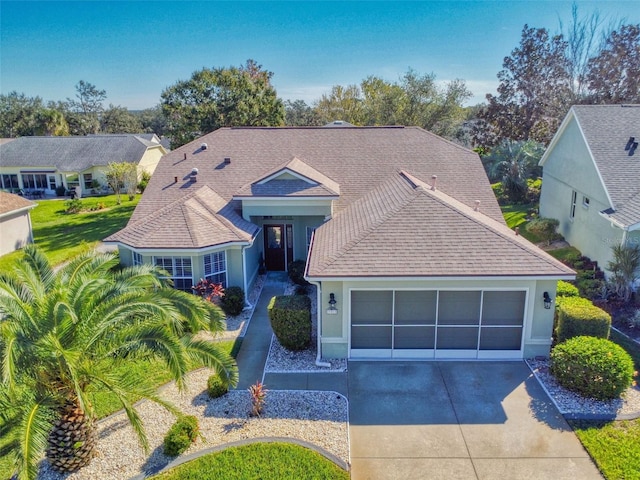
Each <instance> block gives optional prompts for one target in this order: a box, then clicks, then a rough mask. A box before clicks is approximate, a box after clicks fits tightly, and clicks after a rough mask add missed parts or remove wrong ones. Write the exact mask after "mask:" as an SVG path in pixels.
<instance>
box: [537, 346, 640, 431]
mask: <svg viewBox="0 0 640 480" xmlns="http://www.w3.org/2000/svg"><path fill="white" fill-rule="evenodd" d="M527 364H528V365H529V367H530V368H531V370H532V371H533V373H534V374H535V376H536V378H537V379H538V380H539V381H540V383H541V384H542V386H543V387H544V388H545V390H546V391H547V393H548V394H549V396H550V397H551V398H552V400H553V401H554V402H555V404H556V406H557V407H558V410H560V413H562V414H563V415H566V416H568V417H571V418H581V417H583V418H598V417H603V418H604V417H619V418H620V419H628V418H635V417H638V416H640V389H639V388H638V387H637V386H633V387H629V388H628V389H627V390H626V391H625V392H624V393H623V394H622V398H620V399H615V400H611V401H601V400H594V399H592V398H584V397H581V396H580V395H578V394H576V393H573V392H571V391H569V390H567V389H566V388H564V387H562V386H561V385H559V384H558V382H557V381H556V379H555V377H554V376H553V375H551V373H550V372H549V360H548V359H531V358H530V359H527Z"/></svg>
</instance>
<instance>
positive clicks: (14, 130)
mask: <svg viewBox="0 0 640 480" xmlns="http://www.w3.org/2000/svg"><path fill="white" fill-rule="evenodd" d="M43 109H44V105H43V103H42V99H41V98H40V97H27V96H26V95H25V94H24V93H18V92H16V91H13V92H10V93H8V94H7V95H0V136H1V137H5V138H13V137H23V136H28V135H34V134H35V132H36V130H37V128H38V124H39V120H38V116H39V115H40V114H41V112H42V110H43Z"/></svg>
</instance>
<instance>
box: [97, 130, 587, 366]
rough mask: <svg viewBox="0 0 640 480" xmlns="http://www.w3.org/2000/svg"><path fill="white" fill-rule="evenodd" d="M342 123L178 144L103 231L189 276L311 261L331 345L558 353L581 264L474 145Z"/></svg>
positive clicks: (247, 282)
mask: <svg viewBox="0 0 640 480" xmlns="http://www.w3.org/2000/svg"><path fill="white" fill-rule="evenodd" d="M332 127H334V128H325V127H298V128H290V127H273V128H267V127H264V128H258V127H253V128H221V129H219V130H216V131H215V132H212V133H210V134H207V135H205V136H203V137H202V138H200V139H198V140H197V141H194V142H191V143H189V144H187V145H184V146H182V147H180V148H178V149H176V150H173V151H172V152H170V153H169V154H167V155H166V156H164V157H163V158H162V160H161V161H160V163H159V165H158V168H157V169H156V173H155V174H154V176H153V177H152V179H151V181H150V183H149V185H148V187H147V189H146V190H145V192H144V195H143V196H142V198H141V200H140V202H139V204H138V206H137V208H136V210H135V211H134V213H133V215H132V217H131V219H130V221H129V223H128V225H127V226H126V227H125V228H124V229H123V230H121V231H119V232H117V233H116V234H114V235H112V236H110V237H108V238H107V239H106V241H108V242H114V243H116V244H117V245H118V247H119V250H120V258H121V261H122V262H123V263H125V264H140V263H153V264H155V265H159V266H162V267H163V268H164V269H165V270H167V271H168V272H169V273H170V275H171V278H172V279H173V281H174V285H175V287H176V288H181V289H184V290H190V289H191V286H192V285H193V284H194V282H197V281H198V280H199V279H200V278H207V279H210V280H212V281H215V282H221V283H223V284H224V285H225V286H230V285H238V286H241V287H242V288H244V290H245V291H248V290H249V289H250V288H251V286H252V284H253V282H254V281H255V279H256V276H257V275H258V271H259V269H260V267H261V266H264V267H266V269H267V270H271V271H279V270H286V269H287V266H288V264H289V263H290V262H291V261H293V260H298V259H306V261H307V267H306V268H307V269H306V272H305V276H306V278H307V279H308V280H309V281H310V282H312V283H313V284H315V285H317V287H318V288H317V295H318V312H317V313H318V319H319V335H318V339H319V340H318V343H319V352H320V354H321V356H322V357H323V358H356V357H366V358H475V359H486V358H512V359H516V358H523V357H529V356H534V355H545V354H548V352H549V348H550V342H551V333H552V325H553V309H551V308H550V306H551V304H550V301H552V299H553V298H554V297H555V291H556V282H557V281H558V280H559V279H565V280H568V279H573V278H574V272H573V271H572V270H570V269H569V268H567V267H566V266H565V265H563V264H562V263H560V262H558V261H557V260H555V259H554V258H552V257H551V256H549V255H547V254H546V253H545V252H543V251H542V250H540V249H538V248H537V247H536V246H535V245H533V244H531V243H529V242H528V241H527V240H526V239H524V238H522V237H521V236H519V235H517V233H515V232H513V231H511V230H510V229H509V228H508V227H507V226H506V224H505V221H504V219H503V217H502V213H501V211H500V208H499V207H498V203H497V201H496V199H495V197H494V195H493V192H492V190H491V186H490V185H489V181H488V179H487V177H486V174H485V172H484V170H483V167H482V164H481V162H480V159H479V157H478V155H477V154H476V153H475V152H473V151H471V150H468V149H465V148H463V147H460V146H459V145H456V144H454V143H451V142H449V141H447V140H444V139H442V138H440V137H438V136H436V135H434V134H432V133H430V132H427V131H425V130H423V129H421V128H417V127H353V126H348V125H344V124H343V125H342V126H340V127H337V126H336V125H332ZM545 299H546V300H547V301H546V302H545Z"/></svg>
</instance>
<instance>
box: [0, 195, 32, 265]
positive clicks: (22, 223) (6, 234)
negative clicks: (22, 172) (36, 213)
mask: <svg viewBox="0 0 640 480" xmlns="http://www.w3.org/2000/svg"><path fill="white" fill-rule="evenodd" d="M35 207H36V204H35V203H33V202H32V201H31V200H27V199H26V198H22V197H20V196H18V195H14V194H12V193H6V192H0V256H2V255H6V254H7V253H11V252H13V251H15V250H18V249H20V248H22V247H24V246H25V245H26V244H28V243H33V230H32V227H31V216H30V213H29V212H30V211H31V209H33V208H35Z"/></svg>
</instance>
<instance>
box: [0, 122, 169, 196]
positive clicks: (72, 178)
mask: <svg viewBox="0 0 640 480" xmlns="http://www.w3.org/2000/svg"><path fill="white" fill-rule="evenodd" d="M165 153H167V150H166V149H165V148H164V147H163V146H162V145H161V144H160V141H159V139H158V137H157V136H156V135H153V134H141V135H133V134H122V135H88V136H81V137H20V138H16V139H15V140H13V141H12V142H9V143H5V144H0V188H2V189H3V190H5V191H10V192H17V191H19V190H20V189H22V190H23V191H30V190H39V191H41V192H43V193H44V194H48V195H53V194H54V193H55V190H56V188H57V187H60V186H63V187H65V188H66V189H67V190H72V189H75V188H76V187H80V189H81V193H82V195H86V194H90V193H92V191H99V190H100V188H101V187H106V179H105V175H104V173H105V171H106V168H107V165H108V164H109V163H110V162H131V163H135V164H137V165H138V170H139V174H142V171H143V170H146V171H147V172H149V173H153V172H154V170H155V168H156V165H158V162H159V161H160V158H161V157H162V156H163V155H164V154H165Z"/></svg>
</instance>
